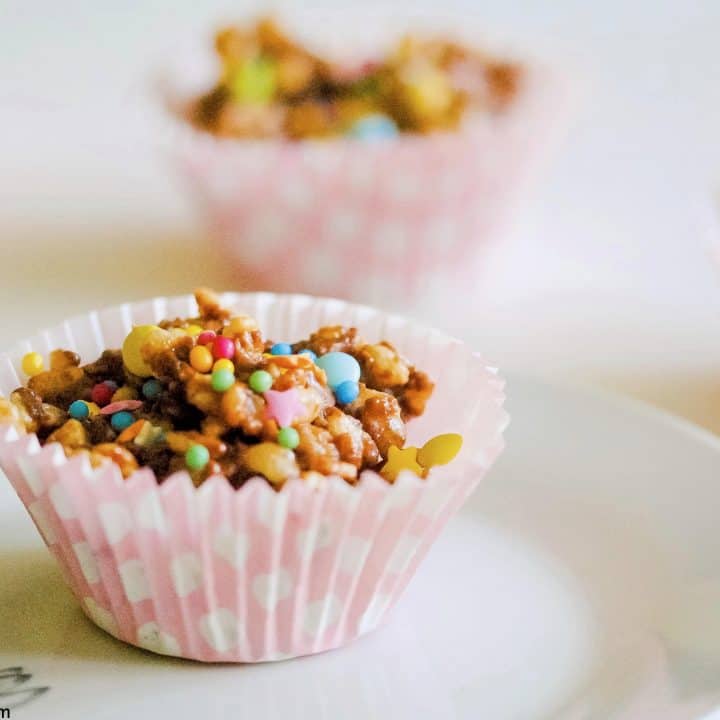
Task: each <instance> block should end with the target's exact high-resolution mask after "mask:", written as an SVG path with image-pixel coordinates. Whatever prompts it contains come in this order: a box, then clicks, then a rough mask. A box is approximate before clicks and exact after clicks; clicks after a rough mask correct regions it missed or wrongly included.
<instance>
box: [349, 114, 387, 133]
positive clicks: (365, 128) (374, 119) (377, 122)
mask: <svg viewBox="0 0 720 720" xmlns="http://www.w3.org/2000/svg"><path fill="white" fill-rule="evenodd" d="M397 134H398V129H397V125H395V123H394V122H393V121H392V119H391V118H389V117H388V116H387V115H381V114H380V113H376V114H373V115H366V116H365V117H363V118H360V119H359V120H356V121H355V123H354V124H353V125H352V127H351V128H350V130H349V132H348V135H349V136H350V137H352V138H356V139H357V140H387V139H389V138H394V137H397Z"/></svg>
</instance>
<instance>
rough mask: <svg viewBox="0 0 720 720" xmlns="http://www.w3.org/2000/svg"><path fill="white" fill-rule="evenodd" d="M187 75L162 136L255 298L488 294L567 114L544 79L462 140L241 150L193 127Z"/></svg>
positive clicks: (240, 144)
mask: <svg viewBox="0 0 720 720" xmlns="http://www.w3.org/2000/svg"><path fill="white" fill-rule="evenodd" d="M187 74H188V73H183V72H182V71H180V70H178V72H176V73H175V76H174V78H173V82H166V83H165V84H164V85H163V88H162V93H163V95H164V96H165V100H166V105H167V106H168V108H169V110H170V112H168V113H166V114H165V115H164V116H163V119H162V121H161V122H160V130H159V132H158V134H159V136H160V137H161V138H162V140H161V142H162V144H163V145H164V146H165V149H166V154H167V155H168V156H169V158H170V160H171V163H172V165H173V166H174V167H175V168H176V169H177V171H178V172H179V174H180V175H181V177H182V179H183V180H184V181H185V184H186V186H187V187H188V188H189V190H190V194H191V197H192V199H193V200H194V201H195V204H196V205H197V207H198V209H199V210H200V211H201V213H202V215H203V217H204V218H205V220H206V221H207V224H208V226H209V228H210V236H211V239H212V240H213V241H214V242H215V243H216V244H217V246H218V248H219V249H220V250H221V252H222V253H223V254H224V257H226V258H227V259H228V261H229V262H230V263H231V264H232V266H233V269H234V271H235V272H236V273H237V276H238V277H239V278H240V279H241V280H242V282H243V283H244V287H246V288H247V289H250V290H254V289H258V288H264V289H267V288H269V289H272V290H275V291H279V292H290V291H301V292H310V293H313V294H322V295H332V296H335V297H343V298H347V299H350V300H355V301H360V302H373V303H376V304H380V305H383V306H385V307H399V308H402V307H407V306H408V303H412V304H413V305H416V304H418V303H419V302H422V301H423V299H426V298H427V297H428V296H432V298H433V301H434V302H442V301H443V299H444V298H446V297H450V296H451V294H452V293H458V294H459V295H465V297H466V298H468V297H473V296H474V295H475V294H476V290H477V288H476V283H477V276H478V269H479V268H480V267H481V266H482V261H483V259H484V253H485V250H486V247H487V246H488V244H489V243H490V242H491V241H492V240H493V239H494V238H495V237H496V236H497V234H498V231H499V230H501V229H502V228H503V227H504V226H505V224H506V222H507V221H508V219H509V217H510V216H511V214H512V211H513V210H514V209H516V207H517V206H518V204H519V202H520V201H521V199H522V197H523V193H524V191H525V190H526V186H527V185H528V182H529V181H530V180H531V179H532V178H533V176H534V175H535V171H536V169H537V168H538V166H539V165H540V164H541V160H542V159H543V157H544V156H545V154H546V152H547V149H548V147H551V146H552V145H553V144H554V143H553V140H552V139H553V136H554V135H555V134H556V130H557V126H558V125H559V124H560V123H561V122H562V120H561V119H562V118H563V117H564V114H565V113H564V111H563V110H562V107H563V105H564V99H563V97H564V90H563V88H562V83H561V81H560V78H559V76H558V75H557V74H556V73H555V72H553V71H552V70H550V69H548V68H545V67H540V66H537V67H535V66H533V67H528V68H526V70H525V78H524V82H523V83H522V85H521V89H520V93H519V95H518V97H517V98H516V100H515V102H514V103H513V105H512V106H511V107H510V108H509V110H508V111H507V112H505V113H502V114H498V115H493V114H489V113H485V114H481V115H479V116H478V117H472V118H470V119H468V122H467V123H466V126H465V127H463V128H462V129H461V130H460V131H458V132H453V133H435V134H431V135H427V136H415V135H401V136H400V137H398V138H396V139H392V140H386V141H378V142H362V141H355V140H348V139H345V138H339V139H333V140H320V141H318V140H308V141H299V142H298V141H296V142H291V141H287V140H283V139H278V140H262V141H257V140H233V139H225V138H216V137H214V136H213V135H211V134H209V133H205V132H201V131H198V130H196V129H194V128H193V127H192V126H191V125H190V124H189V123H188V122H186V120H185V119H184V117H183V116H182V114H181V113H180V111H179V110H178V108H179V107H184V101H186V99H187V97H188V93H190V96H192V93H193V92H195V91H196V88H194V87H193V88H186V87H183V83H182V79H183V78H184V77H185V76H186V75H187ZM175 81H177V82H175ZM177 85H180V86H181V87H177ZM442 289H444V290H445V291H446V292H444V293H443V292H440V290H442Z"/></svg>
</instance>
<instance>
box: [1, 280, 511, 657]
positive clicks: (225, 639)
mask: <svg viewBox="0 0 720 720" xmlns="http://www.w3.org/2000/svg"><path fill="white" fill-rule="evenodd" d="M224 301H225V302H226V304H227V305H228V306H230V307H232V308H234V309H237V310H238V311H239V312H244V313H248V314H251V315H254V316H256V317H257V319H258V321H259V322H260V325H261V327H263V328H266V334H267V336H268V337H270V338H276V339H283V340H293V339H296V338H300V337H304V336H307V334H308V333H309V332H310V331H311V330H313V329H314V328H316V327H317V325H318V324H319V323H336V324H337V323H345V324H351V323H353V324H356V325H357V326H358V327H359V329H360V332H361V334H362V335H363V337H365V338H366V339H367V340H369V341H375V340H379V339H382V338H388V339H390V340H392V341H393V342H395V343H396V344H397V345H398V347H399V349H400V350H401V351H402V352H403V353H405V354H406V355H407V356H408V357H410V358H412V359H413V361H415V362H417V364H418V365H419V366H420V367H423V368H426V369H427V371H428V372H429V373H430V374H431V375H432V376H434V377H435V378H437V381H438V385H437V389H436V391H435V394H434V395H433V398H432V400H431V402H430V404H429V406H428V409H427V412H426V414H425V415H424V416H423V417H421V418H419V419H418V420H416V421H413V422H412V423H411V424H410V426H409V433H410V437H409V442H410V443H412V444H416V445H421V444H422V443H423V442H424V441H425V440H427V439H428V438H430V437H432V436H433V435H435V434H439V433H441V432H460V433H461V434H463V435H464V437H465V440H466V442H465V446H464V448H463V450H462V452H461V453H460V455H459V456H458V458H457V459H456V460H455V461H454V462H453V463H452V464H451V465H450V466H447V467H443V468H437V469H436V470H435V471H434V472H433V473H432V475H431V477H430V478H428V479H427V480H421V479H420V478H417V477H415V476H414V475H412V474H409V473H406V474H403V475H401V476H400V477H399V478H398V480H397V481H396V482H395V483H394V484H393V485H390V484H388V483H386V482H385V481H384V480H383V479H382V478H380V477H379V476H377V475H376V474H375V473H372V472H365V473H363V476H362V478H361V479H360V482H359V483H358V484H357V485H356V486H354V487H352V486H350V485H348V484H346V483H345V482H344V481H343V480H341V479H340V478H337V477H334V478H329V479H328V481H327V483H326V484H325V485H324V486H323V487H321V488H319V489H313V488H311V487H309V486H308V485H306V484H304V483H303V482H302V481H291V482H288V483H287V484H286V485H285V486H284V487H283V489H282V491H281V492H275V491H274V490H273V489H272V488H271V487H270V486H269V485H268V484H267V483H266V482H265V481H264V480H262V479H260V478H255V479H252V480H250V481H249V482H248V483H246V484H245V485H244V486H243V487H242V488H240V489H239V490H234V489H233V488H232V487H231V486H230V484H229V483H228V482H227V480H226V479H225V478H224V477H221V476H217V477H213V478H210V479H209V480H208V481H207V482H206V483H204V484H203V485H202V486H201V487H199V488H195V487H193V485H192V483H191V482H190V478H189V477H188V475H187V474H186V473H177V474H175V475H173V476H171V477H170V478H168V479H167V480H166V481H165V482H164V483H163V484H162V485H158V484H157V482H156V480H155V477H154V475H153V473H152V471H150V470H148V469H141V470H140V471H138V472H137V473H135V475H133V476H132V477H131V478H130V479H128V480H123V479H122V477H121V475H120V473H119V470H118V469H117V467H116V466H115V465H113V464H107V465H105V466H103V467H101V468H98V469H93V468H91V467H90V465H89V463H88V462H87V460H86V459H85V458H83V457H74V458H71V459H67V458H66V457H65V455H64V453H63V451H62V449H61V448H60V447H59V446H58V445H54V444H51V445H46V446H45V447H42V448H41V447H40V444H39V442H38V440H37V438H36V437H35V436H34V435H32V434H29V435H19V434H18V433H17V432H16V430H15V429H13V428H10V427H8V426H3V427H0V466H1V467H2V469H3V471H4V472H5V473H6V475H7V476H8V478H9V479H10V482H11V483H12V484H13V486H14V488H15V490H16V491H17V494H18V496H19V497H20V499H21V500H22V502H23V503H24V505H25V507H26V508H27V510H28V512H29V513H30V515H31V517H32V519H33V521H34V522H35V524H36V526H37V528H38V530H39V532H40V533H41V535H42V537H43V539H44V541H45V543H46V544H47V546H48V548H49V549H50V551H51V552H52V554H53V555H54V557H55V558H56V559H57V561H58V563H59V565H60V567H61V568H62V571H63V574H64V576H65V578H66V580H67V582H68V584H69V586H70V588H71V589H72V591H73V593H74V594H75V595H76V597H77V599H78V601H79V602H80V604H81V605H82V607H83V610H84V611H85V613H86V614H87V615H88V617H90V618H91V619H92V620H93V621H94V622H95V623H97V624H98V625H99V626H100V627H102V628H103V629H104V630H106V631H107V632H109V633H111V634H112V635H114V636H116V637H117V638H119V639H121V640H124V641H125V642H128V643H131V644H134V645H138V646H140V647H143V648H146V649H148V650H152V651H154V652H158V653H163V654H168V655H176V656H180V657H186V658H193V659H196V660H203V661H209V662H210V661H228V662H259V661H267V660H277V659H284V658H290V657H295V656H298V655H305V654H311V653H317V652H321V651H324V650H328V649H331V648H335V647H339V646H342V645H345V644H347V643H349V642H350V641H352V640H353V639H354V638H356V637H358V636H359V635H361V634H363V633H365V632H368V631H370V630H372V629H373V628H375V627H377V626H378V625H379V624H380V623H382V622H383V620H384V618H385V617H386V615H387V613H388V611H389V610H390V609H391V608H392V607H393V606H394V605H395V603H396V602H397V600H398V598H399V597H400V595H401V593H402V591H403V590H404V588H405V586H406V585H407V583H408V582H409V580H410V579H411V577H412V576H413V574H414V572H415V570H416V568H417V566H418V565H419V563H420V562H421V560H422V558H423V557H424V556H425V554H426V553H427V551H428V549H429V548H430V546H431V545H432V543H433V541H434V540H435V538H436V537H437V535H438V534H439V532H440V531H441V530H442V528H443V526H444V525H445V523H446V522H447V520H448V519H449V518H450V517H451V516H452V514H453V513H454V512H456V511H457V509H458V508H459V507H460V505H461V504H462V502H463V501H464V500H465V498H466V497H467V496H468V495H469V494H470V493H471V492H472V490H473V489H474V488H475V487H476V486H477V484H478V483H479V482H480V480H481V478H482V477H483V475H484V473H485V472H486V470H487V469H488V467H489V466H490V465H491V464H492V462H493V461H494V460H495V458H496V457H497V456H498V454H499V453H500V452H501V450H502V446H503V443H502V431H503V430H504V428H505V426H506V424H507V415H506V414H505V412H504V411H503V409H502V403H503V399H504V394H503V384H502V381H501V380H499V379H498V377H497V375H496V374H495V373H494V371H492V370H490V369H488V368H487V367H486V366H485V365H484V363H483V361H482V359H481V358H479V357H478V356H477V355H475V354H473V353H472V352H471V351H470V350H469V349H468V348H466V347H465V346H464V345H463V344H462V343H460V342H459V341H457V340H454V339H453V338H450V337H448V336H445V335H443V334H442V333H440V332H438V331H436V330H431V329H429V328H425V327H422V326H420V325H417V324H415V323H412V322H409V321H406V320H404V319H402V318H399V317H396V316H391V315H386V314H385V313H382V312H380V311H376V310H373V309H371V308H367V307H362V306H356V305H349V304H347V303H344V302H342V301H337V300H327V299H318V298H311V297H307V296H300V295H294V296H292V295H291V296H273V295H270V294H267V293H260V294H227V295H226V296H225V297H224ZM194 311H195V307H194V301H193V300H192V298H191V297H182V298H159V299H156V300H153V301H149V302H141V303H135V304H126V305H122V306H119V307H116V308H110V309H106V310H102V311H99V312H92V313H89V314H87V315H83V316H80V317H77V318H73V319H71V320H68V321H66V322H65V323H63V324H62V325H61V326H59V327H58V328H55V329H53V330H51V331H48V332H44V333H40V334H39V335H38V336H37V337H35V338H31V339H30V340H28V341H24V342H22V343H19V344H18V345H17V346H16V347H15V348H14V349H13V350H11V351H10V352H9V353H3V354H0V392H1V393H2V394H4V395H8V394H9V393H10V392H12V390H13V389H14V388H15V387H17V386H18V385H19V384H20V383H21V382H22V375H21V373H20V371H19V370H18V368H19V364H20V360H21V357H22V355H23V353H25V352H27V350H28V349H30V348H32V349H36V350H37V351H38V352H41V353H43V354H46V353H47V352H49V350H50V349H51V348H53V347H55V346H56V345H61V346H63V347H66V348H68V349H74V350H76V351H78V352H80V354H81V356H82V359H83V361H89V360H91V359H93V357H94V356H95V355H96V354H97V353H98V352H99V350H100V349H101V348H102V347H104V346H117V345H118V344H119V343H120V342H121V340H122V338H123V336H124V334H125V333H126V332H127V331H128V330H129V328H130V327H132V324H133V323H147V322H155V321H158V320H159V319H161V318H162V317H165V316H168V315H170V316H175V315H187V314H192V313H193V312H194Z"/></svg>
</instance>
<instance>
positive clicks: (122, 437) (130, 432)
mask: <svg viewBox="0 0 720 720" xmlns="http://www.w3.org/2000/svg"><path fill="white" fill-rule="evenodd" d="M146 423H147V424H148V425H149V424H150V423H148V421H147V420H136V421H135V422H134V423H133V424H132V425H130V426H129V427H126V428H125V429H124V430H123V431H122V432H121V433H120V434H119V435H118V436H117V439H116V440H115V442H119V443H124V442H130V441H131V440H134V439H135V438H136V437H137V436H138V435H139V434H140V431H141V430H142V429H143V426H144V425H145V424H146Z"/></svg>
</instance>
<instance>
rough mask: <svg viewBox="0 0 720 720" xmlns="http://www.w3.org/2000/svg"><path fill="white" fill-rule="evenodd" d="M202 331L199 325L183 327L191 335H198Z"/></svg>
mask: <svg viewBox="0 0 720 720" xmlns="http://www.w3.org/2000/svg"><path fill="white" fill-rule="evenodd" d="M202 331H203V329H202V328H201V327H200V326H199V325H188V326H187V327H186V328H185V332H186V333H187V334H188V335H192V336H193V337H195V335H199V334H200V333H201V332H202Z"/></svg>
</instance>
